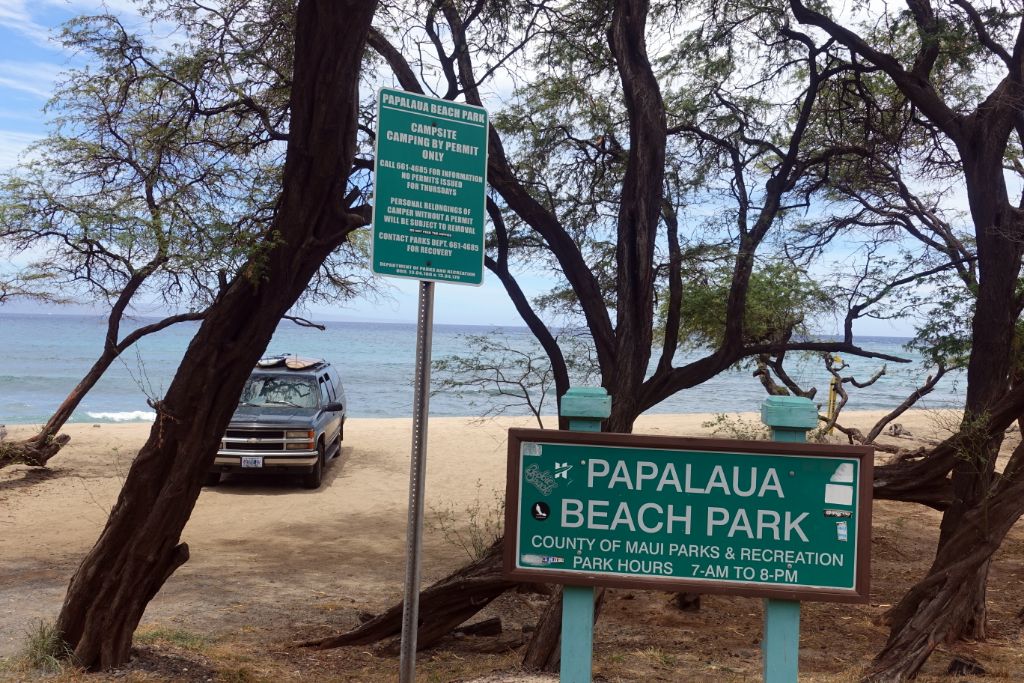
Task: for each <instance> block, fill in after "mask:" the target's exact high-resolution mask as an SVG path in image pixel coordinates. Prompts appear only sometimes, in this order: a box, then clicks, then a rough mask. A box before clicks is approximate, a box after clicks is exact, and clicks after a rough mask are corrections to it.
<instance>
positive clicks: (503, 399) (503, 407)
mask: <svg viewBox="0 0 1024 683" xmlns="http://www.w3.org/2000/svg"><path fill="white" fill-rule="evenodd" d="M462 339H463V343H464V344H465V345H466V346H468V347H469V348H470V349H472V352H473V353H472V355H470V356H459V355H454V356H449V357H447V358H442V359H440V360H436V361H434V363H433V371H434V373H435V375H434V380H433V381H434V389H433V393H441V392H445V393H451V394H453V395H454V396H456V397H458V398H459V399H463V400H466V401H467V403H466V406H467V407H479V404H477V403H476V399H475V397H476V396H478V395H479V394H481V393H482V394H483V398H484V403H483V407H484V412H483V414H482V417H484V418H487V417H492V416H497V415H503V414H505V413H506V412H509V411H512V410H515V409H517V408H520V409H523V408H525V409H526V410H528V411H529V413H530V414H531V415H533V417H534V419H535V420H537V426H538V427H540V428H541V429H543V428H544V418H543V413H544V410H545V406H547V405H550V403H551V402H553V401H551V399H552V396H551V394H552V393H553V391H554V386H553V383H554V377H553V374H552V372H551V363H550V360H549V359H548V356H547V354H545V353H544V351H543V349H541V348H539V345H537V344H536V343H533V344H526V345H524V344H523V343H522V342H519V343H515V342H514V341H513V340H512V339H510V338H509V337H508V336H507V335H503V334H502V333H501V332H500V331H498V330H493V331H492V332H491V333H490V334H486V335H462ZM565 340H567V341H565ZM558 341H559V344H560V346H561V347H563V348H565V349H566V351H568V353H566V369H567V370H568V372H569V375H570V376H571V377H573V378H574V381H575V382H577V383H579V384H580V385H586V384H587V383H588V381H589V377H590V375H591V373H592V372H593V369H594V368H593V361H592V359H590V358H589V357H588V356H587V353H588V351H589V346H588V345H587V343H586V341H585V340H584V339H583V338H581V334H573V333H572V332H568V333H567V332H565V331H563V333H562V334H561V335H559V338H558Z"/></svg>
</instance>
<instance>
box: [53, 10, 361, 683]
mask: <svg viewBox="0 0 1024 683" xmlns="http://www.w3.org/2000/svg"><path fill="white" fill-rule="evenodd" d="M375 5H376V3H374V2H358V1H357V0H347V1H342V0H303V1H302V2H300V3H299V4H298V9H297V16H296V28H295V64H294V76H293V84H292V93H291V125H290V132H289V141H288V150H287V156H286V161H285V168H284V176H283V189H282V194H281V197H280V200H279V203H278V206H277V212H276V215H275V218H274V223H273V226H272V229H271V230H270V231H269V235H271V236H272V237H268V244H267V249H266V251H264V252H263V253H262V254H261V258H260V259H259V261H258V262H256V261H250V262H249V263H248V264H247V266H246V267H245V268H244V269H243V272H242V274H240V275H239V276H238V277H237V278H236V279H235V280H234V281H233V282H232V283H231V284H230V285H229V286H228V287H227V288H226V289H225V290H224V292H223V293H222V295H221V296H220V298H219V299H218V301H217V302H216V303H215V304H214V305H213V306H212V307H211V308H210V310H209V311H208V314H207V317H206V319H205V321H204V322H203V324H202V326H201V327H200V329H199V331H198V332H197V334H196V336H195V337H194V338H193V340H192V342H191V343H190V344H189V347H188V349H187V351H186V352H185V356H184V357H183V359H182V362H181V365H180V366H179V368H178V371H177V373H176V375H175V378H174V380H173V381H172V383H171V385H170V387H169V388H168V391H167V395H166V396H165V398H164V400H163V401H161V402H159V403H158V404H157V406H156V409H157V419H156V422H155V423H154V425H153V429H152V431H151V432H150V436H149V439H148V441H147V442H146V444H145V445H144V446H143V447H142V450H141V451H140V452H139V454H138V456H137V457H136V459H135V461H134V463H133V464H132V467H131V469H130V470H129V472H128V477H127V479H126V481H125V485H124V488H123V489H122V491H121V494H120V496H119V498H118V501H117V504H116V505H115V506H114V508H113V510H112V511H111V514H110V518H109V519H108V520H107V524H106V527H105V528H104V530H103V533H102V534H101V536H100V538H99V540H98V541H97V543H96V545H95V546H94V547H93V548H92V550H91V551H90V552H89V554H88V555H87V556H86V558H85V559H84V560H83V562H82V564H81V565H80V566H79V568H78V570H77V571H76V573H75V575H74V576H73V577H72V579H71V584H70V586H69V587H68V593H67V596H66V598H65V600H64V606H63V608H62V610H61V613H60V616H59V617H58V621H57V628H58V630H59V631H60V633H61V634H62V637H63V638H64V640H65V641H66V642H67V643H68V645H69V646H70V647H71V648H72V649H73V651H74V654H75V657H76V659H77V661H78V663H79V664H80V665H81V666H84V667H85V668H87V669H90V670H98V669H102V668H107V667H112V666H118V665H120V664H123V663H124V662H125V661H127V659H128V657H129V651H130V648H131V637H132V633H133V631H134V630H135V627H136V626H137V624H138V622H139V620H140V619H141V618H142V614H143V612H144V611H145V609H146V605H147V604H148V603H149V601H150V600H151V599H152V598H153V597H154V596H155V595H156V594H157V592H158V591H159V590H160V588H161V587H162V586H163V584H164V582H165V581H166V580H167V578H168V577H169V576H170V575H171V574H172V573H173V572H174V570H175V569H177V568H178V567H179V566H181V564H183V563H184V562H185V561H186V560H187V559H188V547H187V546H186V545H185V544H183V543H179V539H180V536H181V531H182V529H183V528H184V526H185V523H186V522H187V521H188V518H189V515H190V514H191V511H192V508H193V507H194V506H195V501H196V499H197V497H198V496H199V492H200V490H201V487H202V481H203V478H204V476H205V475H206V472H207V470H208V469H209V466H210V464H211V462H212V460H213V458H214V454H215V453H216V449H217V443H218V441H219V439H220V438H221V435H222V434H223V432H224V429H225V427H226V426H227V424H228V421H229V420H230V419H231V415H232V413H233V411H234V408H235V405H236V404H237V400H238V395H239V394H240V393H241V389H242V385H243V384H244V382H245V379H246V378H247V377H248V375H249V373H250V371H251V370H252V368H253V366H254V364H255V362H256V360H257V359H258V358H259V356H260V354H261V353H262V352H263V351H264V349H265V348H266V345H267V343H268V342H269V340H270V337H271V335H272V334H273V332H274V329H275V327H276V325H277V322H278V321H279V320H280V318H281V316H283V315H284V314H285V313H286V312H287V310H288V309H289V308H290V307H291V306H292V304H293V303H294V302H295V300H296V299H297V298H298V296H299V295H300V294H301V293H302V291H303V290H304V289H305V287H306V285H307V283H308V282H309V280H310V279H311V277H312V276H313V275H314V274H315V273H316V270H317V268H318V267H319V265H320V263H321V262H322V261H323V259H324V258H326V256H327V255H328V254H329V253H330V252H331V251H332V250H333V249H334V248H335V247H336V246H337V245H338V244H340V243H341V242H342V241H343V240H344V239H345V237H346V236H347V234H348V232H350V231H351V230H352V229H354V227H355V225H356V223H355V219H354V217H353V216H350V215H347V214H345V213H344V209H343V207H344V206H345V204H344V197H345V188H346V181H347V178H348V174H349V169H350V168H351V165H352V159H353V157H354V152H355V131H356V123H357V119H356V116H357V114H356V112H357V105H358V80H359V67H360V63H361V59H362V54H363V47H364V44H365V40H366V34H367V31H368V29H369V25H370V20H371V18H372V16H373V12H374V9H375ZM342 37H344V38H342Z"/></svg>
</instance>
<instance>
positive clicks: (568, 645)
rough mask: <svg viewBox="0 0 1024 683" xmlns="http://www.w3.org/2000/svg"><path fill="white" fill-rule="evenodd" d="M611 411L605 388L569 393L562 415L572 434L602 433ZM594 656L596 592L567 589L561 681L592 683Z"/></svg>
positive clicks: (564, 588) (579, 587) (563, 593)
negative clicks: (602, 425)
mask: <svg viewBox="0 0 1024 683" xmlns="http://www.w3.org/2000/svg"><path fill="white" fill-rule="evenodd" d="M611 408H612V399H611V397H610V396H609V395H608V392H607V391H605V390H604V389H603V388H601V387H579V388H573V389H569V390H568V391H566V392H565V395H564V396H562V405H561V409H560V412H561V414H562V417H567V418H569V430H570V431H576V432H600V431H601V421H602V420H605V419H607V418H608V416H609V415H611ZM565 474H568V472H566V473H565ZM555 476H559V473H556V475H555ZM593 652H594V588H593V586H572V585H566V586H563V587H562V652H561V662H560V664H559V671H560V674H559V680H560V681H562V683H590V676H591V673H592V672H593V664H592V660H593Z"/></svg>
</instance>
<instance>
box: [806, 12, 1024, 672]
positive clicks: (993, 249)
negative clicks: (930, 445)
mask: <svg viewBox="0 0 1024 683" xmlns="http://www.w3.org/2000/svg"><path fill="white" fill-rule="evenodd" d="M790 8H791V11H792V12H793V15H794V17H795V18H796V20H797V21H798V22H800V23H802V24H805V25H808V26H813V27H816V28H817V29H820V30H821V31H823V32H824V33H825V34H827V35H828V36H830V37H831V38H832V39H833V40H835V41H836V42H837V43H839V44H841V45H842V46H844V47H845V48H846V49H847V50H848V51H849V53H850V60H851V61H855V62H859V63H864V64H866V65H870V67H871V68H872V69H874V70H876V71H878V72H880V73H881V74H884V76H885V77H886V78H887V79H888V80H887V82H888V83H890V84H891V87H892V88H893V89H894V94H895V95H896V96H897V97H896V98H895V99H896V101H897V102H898V103H899V104H900V108H901V110H902V111H906V112H909V116H908V120H909V121H910V122H911V127H910V130H912V131H913V134H914V135H915V136H917V138H918V140H923V141H924V143H926V144H921V145H920V146H919V147H918V149H921V150H923V151H922V152H921V156H920V161H919V163H921V164H922V166H923V167H925V168H929V167H932V168H935V167H938V168H945V169H947V171H948V169H949V168H954V169H955V172H957V173H959V174H960V175H961V178H962V181H963V187H964V189H965V191H966V194H967V198H968V204H969V208H970V217H971V222H972V224H973V238H974V242H975V245H976V254H977V255H976V268H977V280H976V281H975V282H973V283H972V287H974V288H975V292H976V294H975V298H974V315H973V318H972V325H971V335H970V348H971V350H970V358H969V360H968V364H967V397H966V407H965V411H964V419H963V422H962V425H961V430H960V435H959V436H958V437H957V442H956V447H953V448H938V449H936V450H935V451H933V452H932V453H931V454H930V455H929V456H928V457H927V458H925V459H922V460H921V461H920V462H919V463H917V465H918V469H919V470H926V471H928V475H929V476H930V477H932V478H937V477H941V478H943V479H944V478H945V476H946V473H948V472H950V471H952V487H953V491H952V493H953V495H952V501H951V505H950V506H949V509H948V510H947V511H946V512H945V513H944V515H943V520H942V526H941V533H940V538H939V548H938V551H937V554H936V558H935V561H934V563H933V565H932V567H931V568H930V570H929V573H928V575H927V576H926V577H925V578H924V579H922V581H921V582H919V583H918V584H917V585H916V586H915V587H914V588H912V589H911V590H910V592H909V593H908V594H907V595H906V596H905V597H904V598H903V599H902V600H901V601H900V603H899V604H897V605H896V606H895V607H894V608H893V610H892V611H891V612H890V619H891V629H892V630H891V634H890V637H889V641H888V643H887V644H886V647H885V648H884V649H883V650H882V652H881V653H880V654H879V656H878V657H877V658H876V660H875V663H874V665H873V668H872V671H871V673H870V674H869V678H872V679H875V680H894V679H900V678H904V677H912V676H914V675H915V674H916V673H917V671H918V670H919V669H920V667H921V665H922V664H923V663H924V661H925V659H926V658H927V656H928V654H930V652H931V651H932V649H933V648H934V647H935V646H936V645H937V644H938V643H940V642H942V641H944V640H947V639H949V638H955V637H958V636H970V637H983V636H984V634H985V607H984V605H985V589H984V587H985V581H986V578H987V567H988V562H989V560H990V559H991V556H992V553H993V552H994V551H995V549H996V548H998V546H999V544H1000V542H1001V540H1002V537H1003V535H1004V534H1005V530H1006V529H1007V528H1008V526H1006V522H1007V520H1008V519H1010V518H1012V519H1014V520H1015V519H1016V518H1018V517H1019V516H1020V514H1021V513H1024V502H1021V499H1020V498H1019V496H1018V497H1017V498H1015V499H1011V498H1007V496H1012V495H1013V492H1014V491H1015V490H1016V489H1015V480H1016V477H1017V470H1016V468H1017V467H1018V465H1017V461H1018V460H1019V459H1020V457H1022V456H1020V455H1019V453H1018V452H1015V453H1014V455H1013V457H1011V461H1010V464H1008V465H1007V467H1006V469H1005V470H1004V472H1003V474H1002V475H1000V474H997V473H996V471H995V461H996V455H997V454H998V450H999V446H1000V443H1001V439H1002V436H1001V433H1000V432H999V431H997V430H993V429H991V424H992V422H993V415H995V414H996V413H997V412H998V411H999V410H1000V408H1002V407H1003V406H1004V405H1005V404H1006V403H1007V402H1008V401H1009V394H1008V391H1010V380H1011V374H1012V371H1013V364H1014V360H1013V359H1014V353H1013V352H1014V348H1015V338H1016V326H1017V320H1018V318H1019V316H1020V312H1021V307H1022V303H1024V302H1022V300H1021V297H1020V296H1019V293H1018V278H1019V274H1020V266H1021V255H1022V251H1024V214H1022V213H1021V209H1020V207H1019V206H1018V205H1017V204H1016V203H1015V202H1013V201H1011V199H1010V196H1009V188H1008V183H1007V178H1006V170H1005V169H1006V168H1010V169H1015V168H1018V167H1019V164H1017V165H1016V166H1015V162H1014V160H1015V159H1018V158H1019V155H1020V139H1019V136H1020V135H1021V133H1022V130H1021V129H1020V123H1019V105H1018V102H1019V101H1020V98H1021V96H1022V94H1024V92H1022V62H1024V51H1022V50H1021V49H1020V44H1021V40H1024V27H1022V26H1021V25H1020V24H1019V20H1018V17H1017V15H1016V14H1014V13H1012V12H1009V11H1004V10H1003V9H1000V8H998V7H992V8H983V9H979V8H978V7H977V6H976V5H974V4H972V3H970V2H968V1H967V0H954V1H953V2H952V3H949V4H944V5H941V6H936V5H933V4H932V3H931V2H928V1H927V0H925V1H924V2H908V3H907V10H906V11H902V12H891V13H890V12H886V13H885V15H884V16H883V17H882V18H883V19H884V21H883V22H881V23H870V24H865V25H856V24H854V23H853V22H852V21H840V20H837V19H835V18H833V17H832V16H831V15H830V14H829V13H827V11H820V10H817V9H812V8H810V7H808V6H807V5H805V4H803V3H802V2H801V1H800V0H790ZM883 25H884V26H885V27H886V28H885V30H884V31H883V30H877V29H876V28H874V27H875V26H883ZM981 65H985V67H986V68H987V70H986V69H982V68H981ZM985 73H992V74H995V73H998V74H999V75H998V76H992V80H991V82H988V83H986V82H983V81H982V80H981V78H983V77H981V76H979V74H985ZM1011 172H1012V171H1011ZM1009 402H1011V403H1012V401H1009ZM986 520H988V521H986ZM1011 523H1012V522H1011Z"/></svg>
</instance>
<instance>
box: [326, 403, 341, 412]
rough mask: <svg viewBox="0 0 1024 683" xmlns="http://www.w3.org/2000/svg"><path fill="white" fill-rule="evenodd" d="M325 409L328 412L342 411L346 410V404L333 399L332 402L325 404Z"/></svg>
mask: <svg viewBox="0 0 1024 683" xmlns="http://www.w3.org/2000/svg"><path fill="white" fill-rule="evenodd" d="M324 410H325V411H326V412H328V413H340V412H341V411H343V410H345V406H344V405H342V404H341V403H338V402H337V401H331V402H330V403H328V404H327V405H325V406H324Z"/></svg>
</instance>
